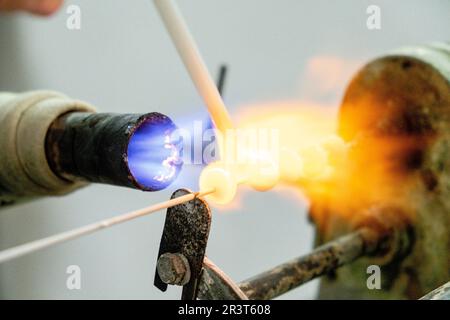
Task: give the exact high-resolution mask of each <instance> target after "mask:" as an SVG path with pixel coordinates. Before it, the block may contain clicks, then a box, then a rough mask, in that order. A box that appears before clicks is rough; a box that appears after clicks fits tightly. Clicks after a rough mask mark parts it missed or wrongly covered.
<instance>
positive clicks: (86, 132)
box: [46, 112, 182, 191]
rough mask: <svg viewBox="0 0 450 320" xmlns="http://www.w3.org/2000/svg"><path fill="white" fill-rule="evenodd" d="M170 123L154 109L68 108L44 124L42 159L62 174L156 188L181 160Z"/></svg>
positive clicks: (166, 180) (170, 178)
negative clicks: (115, 111) (140, 111)
mask: <svg viewBox="0 0 450 320" xmlns="http://www.w3.org/2000/svg"><path fill="white" fill-rule="evenodd" d="M176 129H177V127H176V126H175V124H174V123H173V122H172V121H171V120H170V118H168V117H167V116H165V115H163V114H160V113H156V112H153V113H148V114H143V115H142V114H112V113H98V114H94V113H86V112H73V113H69V114H67V115H64V116H62V117H60V118H59V119H57V120H56V121H55V122H54V123H53V124H52V125H51V127H50V128H49V131H48V133H47V138H46V153H47V159H48V162H49V164H50V167H51V168H52V170H53V171H54V172H55V173H56V174H58V175H59V176H60V177H62V178H65V179H68V180H85V181H90V182H98V183H106V184H113V185H119V186H126V187H131V188H137V189H141V190H145V191H157V190H161V189H164V188H166V187H167V186H169V185H170V184H171V183H172V182H173V181H174V180H175V178H176V177H177V175H178V173H179V171H180V169H181V166H182V161H181V156H180V153H181V146H180V144H178V143H174V142H173V141H172V140H171V136H172V133H173V132H174V131H175V130H176Z"/></svg>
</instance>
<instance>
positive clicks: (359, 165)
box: [310, 44, 450, 299]
mask: <svg viewBox="0 0 450 320" xmlns="http://www.w3.org/2000/svg"><path fill="white" fill-rule="evenodd" d="M339 131H340V134H341V136H342V137H343V138H344V139H346V140H347V141H348V142H351V148H350V150H349V154H348V161H347V164H348V165H349V166H350V168H344V169H348V170H347V171H345V170H344V169H343V170H339V172H340V174H341V178H340V179H339V180H335V181H331V182H330V185H329V186H327V188H329V189H330V190H333V193H331V194H324V193H322V194H321V193H320V192H317V194H314V195H312V196H311V195H310V199H311V217H312V220H313V221H314V223H315V225H316V227H317V245H321V244H323V243H326V242H328V241H329V240H330V239H333V238H336V237H338V236H341V235H343V234H346V233H348V232H351V231H352V230H354V223H353V222H354V219H355V218H359V217H358V215H356V216H355V215H354V213H355V212H364V211H365V210H366V209H367V208H369V207H371V206H374V205H375V206H378V205H384V206H392V207H397V208H399V209H400V210H399V211H395V212H392V216H393V217H397V218H398V219H402V218H406V219H408V220H409V225H410V230H409V231H408V232H409V234H410V239H411V246H410V250H409V251H406V252H404V254H403V255H397V257H395V258H394V259H390V260H389V261H385V263H383V262H381V263H380V261H378V260H377V259H373V258H364V259H359V260H358V261H357V262H355V263H354V264H351V265H349V266H346V267H343V268H340V269H339V270H338V271H337V272H336V273H335V274H333V276H330V277H325V278H323V279H321V285H320V291H319V292H320V293H319V298H323V299H336V298H343V299H418V298H420V297H422V296H423V295H424V294H426V293H428V292H430V291H431V290H433V289H435V288H436V287H438V286H439V285H441V284H442V283H444V282H446V281H448V279H450V156H449V155H450V154H449V152H450V45H449V44H440V45H436V44H433V45H426V46H419V47H414V48H407V49H405V50H402V51H401V52H400V53H396V54H395V55H390V56H386V57H381V58H379V59H376V60H374V61H371V62H370V63H368V64H367V65H366V66H364V67H363V68H362V69H361V70H360V71H359V72H358V74H357V75H356V76H355V77H354V78H353V80H352V81H351V83H350V85H349V87H348V89H347V90H346V93H345V95H344V100H343V102H342V105H341V110H340V119H339ZM401 212H403V213H406V215H403V216H402V213H401ZM374 264H376V265H378V266H380V268H381V289H380V290H370V289H368V288H367V285H366V280H367V278H368V276H369V275H368V274H367V272H366V270H367V268H368V267H369V266H370V265H374Z"/></svg>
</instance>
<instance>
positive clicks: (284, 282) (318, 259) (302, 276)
mask: <svg viewBox="0 0 450 320" xmlns="http://www.w3.org/2000/svg"><path fill="white" fill-rule="evenodd" d="M377 239H378V236H377V234H376V232H374V231H372V230H371V229H368V228H363V229H361V230H358V231H355V232H353V233H351V234H349V235H346V236H343V237H341V238H338V239H336V240H334V241H331V242H329V243H327V244H325V245H323V246H321V247H318V248H316V249H315V250H314V251H313V252H311V253H310V254H307V255H306V256H303V257H300V258H296V259H293V260H291V261H289V262H286V263H284V264H281V265H279V266H277V267H275V268H273V269H271V270H268V271H266V272H264V273H261V274H259V275H257V276H255V277H253V278H251V279H248V280H246V281H243V282H241V283H240V284H239V287H240V288H241V290H242V291H243V292H244V293H245V294H246V295H247V296H248V297H249V298H250V299H256V300H267V299H272V298H275V297H277V296H279V295H281V294H283V293H285V292H287V291H289V290H292V289H294V288H296V287H298V286H299V285H301V284H303V283H305V282H307V281H309V280H311V279H314V278H316V277H319V276H322V275H324V274H327V273H329V272H331V271H334V270H336V269H337V268H339V267H340V266H342V265H344V264H348V263H350V262H352V261H354V260H355V259H357V258H358V257H361V256H363V255H366V254H370V253H373V252H374V251H375V249H376V248H377Z"/></svg>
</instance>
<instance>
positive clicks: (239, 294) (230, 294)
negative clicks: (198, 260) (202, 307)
mask: <svg viewBox="0 0 450 320" xmlns="http://www.w3.org/2000/svg"><path fill="white" fill-rule="evenodd" d="M197 297H198V299H200V300H248V297H247V296H246V295H245V293H244V292H243V291H242V290H241V289H240V288H239V287H238V286H237V285H236V283H235V282H234V281H233V280H231V279H230V278H229V277H228V276H227V275H226V274H225V272H223V271H222V270H221V269H220V268H219V267H218V266H216V265H215V264H214V263H213V262H212V261H211V260H209V259H208V258H207V257H205V259H204V260H203V270H202V275H201V278H200V283H199V286H198V296H197Z"/></svg>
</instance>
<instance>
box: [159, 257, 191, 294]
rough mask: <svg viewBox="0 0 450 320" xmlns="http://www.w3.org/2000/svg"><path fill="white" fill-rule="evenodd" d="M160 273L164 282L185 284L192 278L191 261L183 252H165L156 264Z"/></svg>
mask: <svg viewBox="0 0 450 320" xmlns="http://www.w3.org/2000/svg"><path fill="white" fill-rule="evenodd" d="M156 270H157V271H158V275H159V277H160V278H161V280H162V281H163V282H164V283H167V284H171V285H177V286H184V285H185V284H187V283H188V282H189V280H190V278H191V268H190V267H189V261H188V260H187V259H186V257H185V256H183V255H182V254H181V253H164V254H162V255H161V256H160V257H159V259H158V263H157V264H156Z"/></svg>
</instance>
